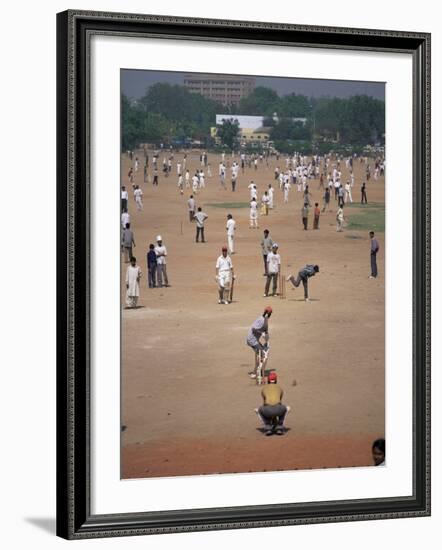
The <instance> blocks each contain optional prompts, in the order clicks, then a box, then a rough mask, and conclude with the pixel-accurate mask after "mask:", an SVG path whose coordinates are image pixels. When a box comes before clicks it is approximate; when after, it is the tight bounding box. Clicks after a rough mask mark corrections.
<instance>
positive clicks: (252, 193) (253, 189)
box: [247, 181, 258, 200]
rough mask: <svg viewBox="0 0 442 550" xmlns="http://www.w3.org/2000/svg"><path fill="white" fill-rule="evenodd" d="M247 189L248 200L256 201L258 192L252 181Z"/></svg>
mask: <svg viewBox="0 0 442 550" xmlns="http://www.w3.org/2000/svg"><path fill="white" fill-rule="evenodd" d="M247 189H250V200H252V199H255V200H257V199H258V190H257V189H256V185H255V183H254V182H253V181H251V182H250V184H249V185H248V186H247Z"/></svg>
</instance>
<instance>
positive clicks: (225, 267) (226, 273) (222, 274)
mask: <svg viewBox="0 0 442 550" xmlns="http://www.w3.org/2000/svg"><path fill="white" fill-rule="evenodd" d="M215 269H216V282H217V283H218V295H219V298H218V304H225V305H227V304H228V303H229V292H230V285H231V282H232V280H233V263H232V259H231V258H230V256H228V255H227V246H223V247H222V254H221V256H219V257H218V259H217V260H216V265H215Z"/></svg>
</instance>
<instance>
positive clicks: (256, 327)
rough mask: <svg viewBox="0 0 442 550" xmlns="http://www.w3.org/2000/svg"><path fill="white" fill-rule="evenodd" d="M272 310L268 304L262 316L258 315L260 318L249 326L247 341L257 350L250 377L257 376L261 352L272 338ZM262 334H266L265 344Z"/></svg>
mask: <svg viewBox="0 0 442 550" xmlns="http://www.w3.org/2000/svg"><path fill="white" fill-rule="evenodd" d="M272 312H273V310H272V308H271V307H270V306H267V307H266V308H265V310H264V313H263V314H262V315H261V317H258V319H256V321H255V322H254V323H253V325H252V326H251V327H250V328H249V332H248V334H247V340H246V343H247V345H248V346H249V347H251V348H252V349H253V351H254V352H255V369H254V371H253V372H251V373H249V375H250V378H256V374H257V369H258V364H259V354H260V353H261V351H265V350H266V349H267V343H268V341H269V338H270V334H269V319H270V316H271V315H272ZM262 336H264V340H265V342H264V344H263V343H262V342H261V337H262Z"/></svg>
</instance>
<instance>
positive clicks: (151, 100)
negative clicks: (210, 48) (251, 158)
mask: <svg viewBox="0 0 442 550" xmlns="http://www.w3.org/2000/svg"><path fill="white" fill-rule="evenodd" d="M219 113H225V114H226V115H228V116H232V117H233V118H234V115H236V114H241V115H259V116H263V117H264V121H263V124H264V126H265V127H268V128H269V133H270V139H271V140H272V141H274V142H275V144H276V143H277V144H279V146H280V148H285V147H284V145H285V146H286V147H287V148H290V147H292V145H293V144H294V143H295V142H297V141H304V142H310V143H312V142H315V141H333V142H338V143H348V144H355V145H368V144H375V143H381V144H383V142H384V133H385V103H384V101H382V100H379V99H375V98H373V97H370V96H367V95H355V96H352V97H348V98H336V97H321V98H308V97H307V96H304V95H300V94H288V95H284V96H279V95H278V94H277V93H276V92H275V91H274V90H272V89H270V88H266V87H263V86H258V87H257V88H255V89H254V91H253V92H252V93H251V94H250V95H248V96H247V97H245V98H243V99H242V100H241V101H240V103H239V105H232V106H230V107H226V106H225V105H222V104H221V103H218V102H216V101H213V100H211V99H207V98H205V97H203V96H201V95H200V94H196V93H192V92H189V90H188V89H187V88H185V87H184V86H179V85H171V84H166V83H158V84H154V85H153V86H150V87H149V88H148V89H147V90H146V93H145V94H144V96H143V97H142V98H141V99H139V100H137V101H130V100H129V99H128V98H127V97H126V96H124V95H123V96H122V100H121V116H122V148H123V150H127V149H133V148H134V147H136V146H137V145H138V144H139V143H156V144H158V143H172V142H174V141H175V142H177V143H184V142H185V140H189V139H192V140H200V141H203V142H207V140H208V138H209V137H210V129H211V127H213V126H215V115H216V114H219ZM275 115H276V116H275ZM294 118H305V119H307V120H306V122H305V123H303V122H300V121H295V120H293V119H294ZM223 126H225V128H223ZM238 135H239V128H237V125H233V126H232V125H231V124H230V123H229V125H227V123H226V122H224V123H223V124H221V125H219V126H218V136H219V137H221V141H222V143H223V145H226V146H229V147H230V146H233V145H235V144H236V142H237V141H238Z"/></svg>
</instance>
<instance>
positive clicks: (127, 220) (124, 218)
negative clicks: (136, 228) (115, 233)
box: [121, 209, 130, 229]
mask: <svg viewBox="0 0 442 550" xmlns="http://www.w3.org/2000/svg"><path fill="white" fill-rule="evenodd" d="M127 223H130V215H129V212H128V211H127V210H126V209H124V210H123V213H122V214H121V226H122V227H123V229H125V228H126V224H127Z"/></svg>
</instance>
